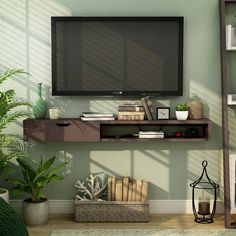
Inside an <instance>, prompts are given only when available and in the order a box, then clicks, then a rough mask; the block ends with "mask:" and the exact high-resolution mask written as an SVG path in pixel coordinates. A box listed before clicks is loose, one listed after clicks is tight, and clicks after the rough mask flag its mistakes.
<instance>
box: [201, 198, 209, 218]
mask: <svg viewBox="0 0 236 236" xmlns="http://www.w3.org/2000/svg"><path fill="white" fill-rule="evenodd" d="M198 214H200V215H210V198H209V197H199V200H198Z"/></svg>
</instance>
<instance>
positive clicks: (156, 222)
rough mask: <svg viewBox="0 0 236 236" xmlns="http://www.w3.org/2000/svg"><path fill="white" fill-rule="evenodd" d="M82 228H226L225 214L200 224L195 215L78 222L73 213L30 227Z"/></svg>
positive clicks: (40, 235) (44, 234)
mask: <svg viewBox="0 0 236 236" xmlns="http://www.w3.org/2000/svg"><path fill="white" fill-rule="evenodd" d="M80 228H108V229H109V228H112V229H114V228H183V229H197V228H214V229H224V216H223V215H216V216H215V218H214V223H212V224H206V225H203V224H198V223H195V222H194V220H193V215H187V214H185V215H172V214H168V215H163V214H161V215H151V216H150V222H148V223H77V222H74V220H73V216H72V215H51V216H50V217H49V221H48V223H47V225H45V226H40V227H28V230H29V233H30V236H49V235H50V234H51V232H52V230H54V229H80Z"/></svg>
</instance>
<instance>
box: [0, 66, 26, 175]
mask: <svg viewBox="0 0 236 236" xmlns="http://www.w3.org/2000/svg"><path fill="white" fill-rule="evenodd" d="M25 73H26V72H25V71H24V70H22V69H13V70H8V71H6V72H3V73H0V85H2V84H3V83H4V82H5V81H6V80H7V79H9V78H10V77H12V76H14V75H18V74H25ZM20 106H30V104H29V103H27V102H23V101H18V100H16V99H15V91H14V90H13V89H9V90H7V91H0V176H1V175H3V174H6V173H7V172H8V171H9V169H7V168H6V165H7V163H8V161H9V160H11V159H12V158H15V157H22V156H25V155H26V152H25V151H24V150H23V149H24V148H23V146H22V143H21V140H20V139H19V138H17V137H16V136H13V135H10V134H6V133H5V128H6V127H7V126H8V125H10V124H12V123H13V122H15V121H16V120H17V119H19V118H22V117H27V116H29V115H30V114H29V113H28V112H26V111H19V110H16V108H18V107H20Z"/></svg>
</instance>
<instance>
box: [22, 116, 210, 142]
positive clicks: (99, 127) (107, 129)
mask: <svg viewBox="0 0 236 236" xmlns="http://www.w3.org/2000/svg"><path fill="white" fill-rule="evenodd" d="M23 126H24V138H25V140H26V141H27V140H30V139H31V140H35V141H38V142H55V141H56V142H57V141H62V142H100V141H112V142H114V141H121V142H126V141H137V142H147V141H175V142H185V141H206V140H208V138H209V136H210V133H211V121H210V120H209V119H200V120H184V121H179V120H175V119H172V120H151V121H149V120H141V121H133V120H132V121H130V120H127V121H124V120H112V121H82V120H80V119H78V118H65V119H58V120H50V119H37V120H36V119H26V120H24V121H23ZM189 128H196V129H197V130H198V131H199V137H190V138H186V137H175V136H174V135H173V134H174V133H175V132H184V131H185V130H186V129H189ZM139 130H143V131H159V130H163V132H164V133H165V135H166V136H165V138H156V139H148V138H138V137H137V136H135V137H133V136H132V134H136V135H137V134H138V131H139ZM126 135H128V137H126Z"/></svg>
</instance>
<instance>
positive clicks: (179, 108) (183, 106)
mask: <svg viewBox="0 0 236 236" xmlns="http://www.w3.org/2000/svg"><path fill="white" fill-rule="evenodd" d="M175 110H176V111H187V110H188V105H187V103H178V104H177V105H176V107H175Z"/></svg>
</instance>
